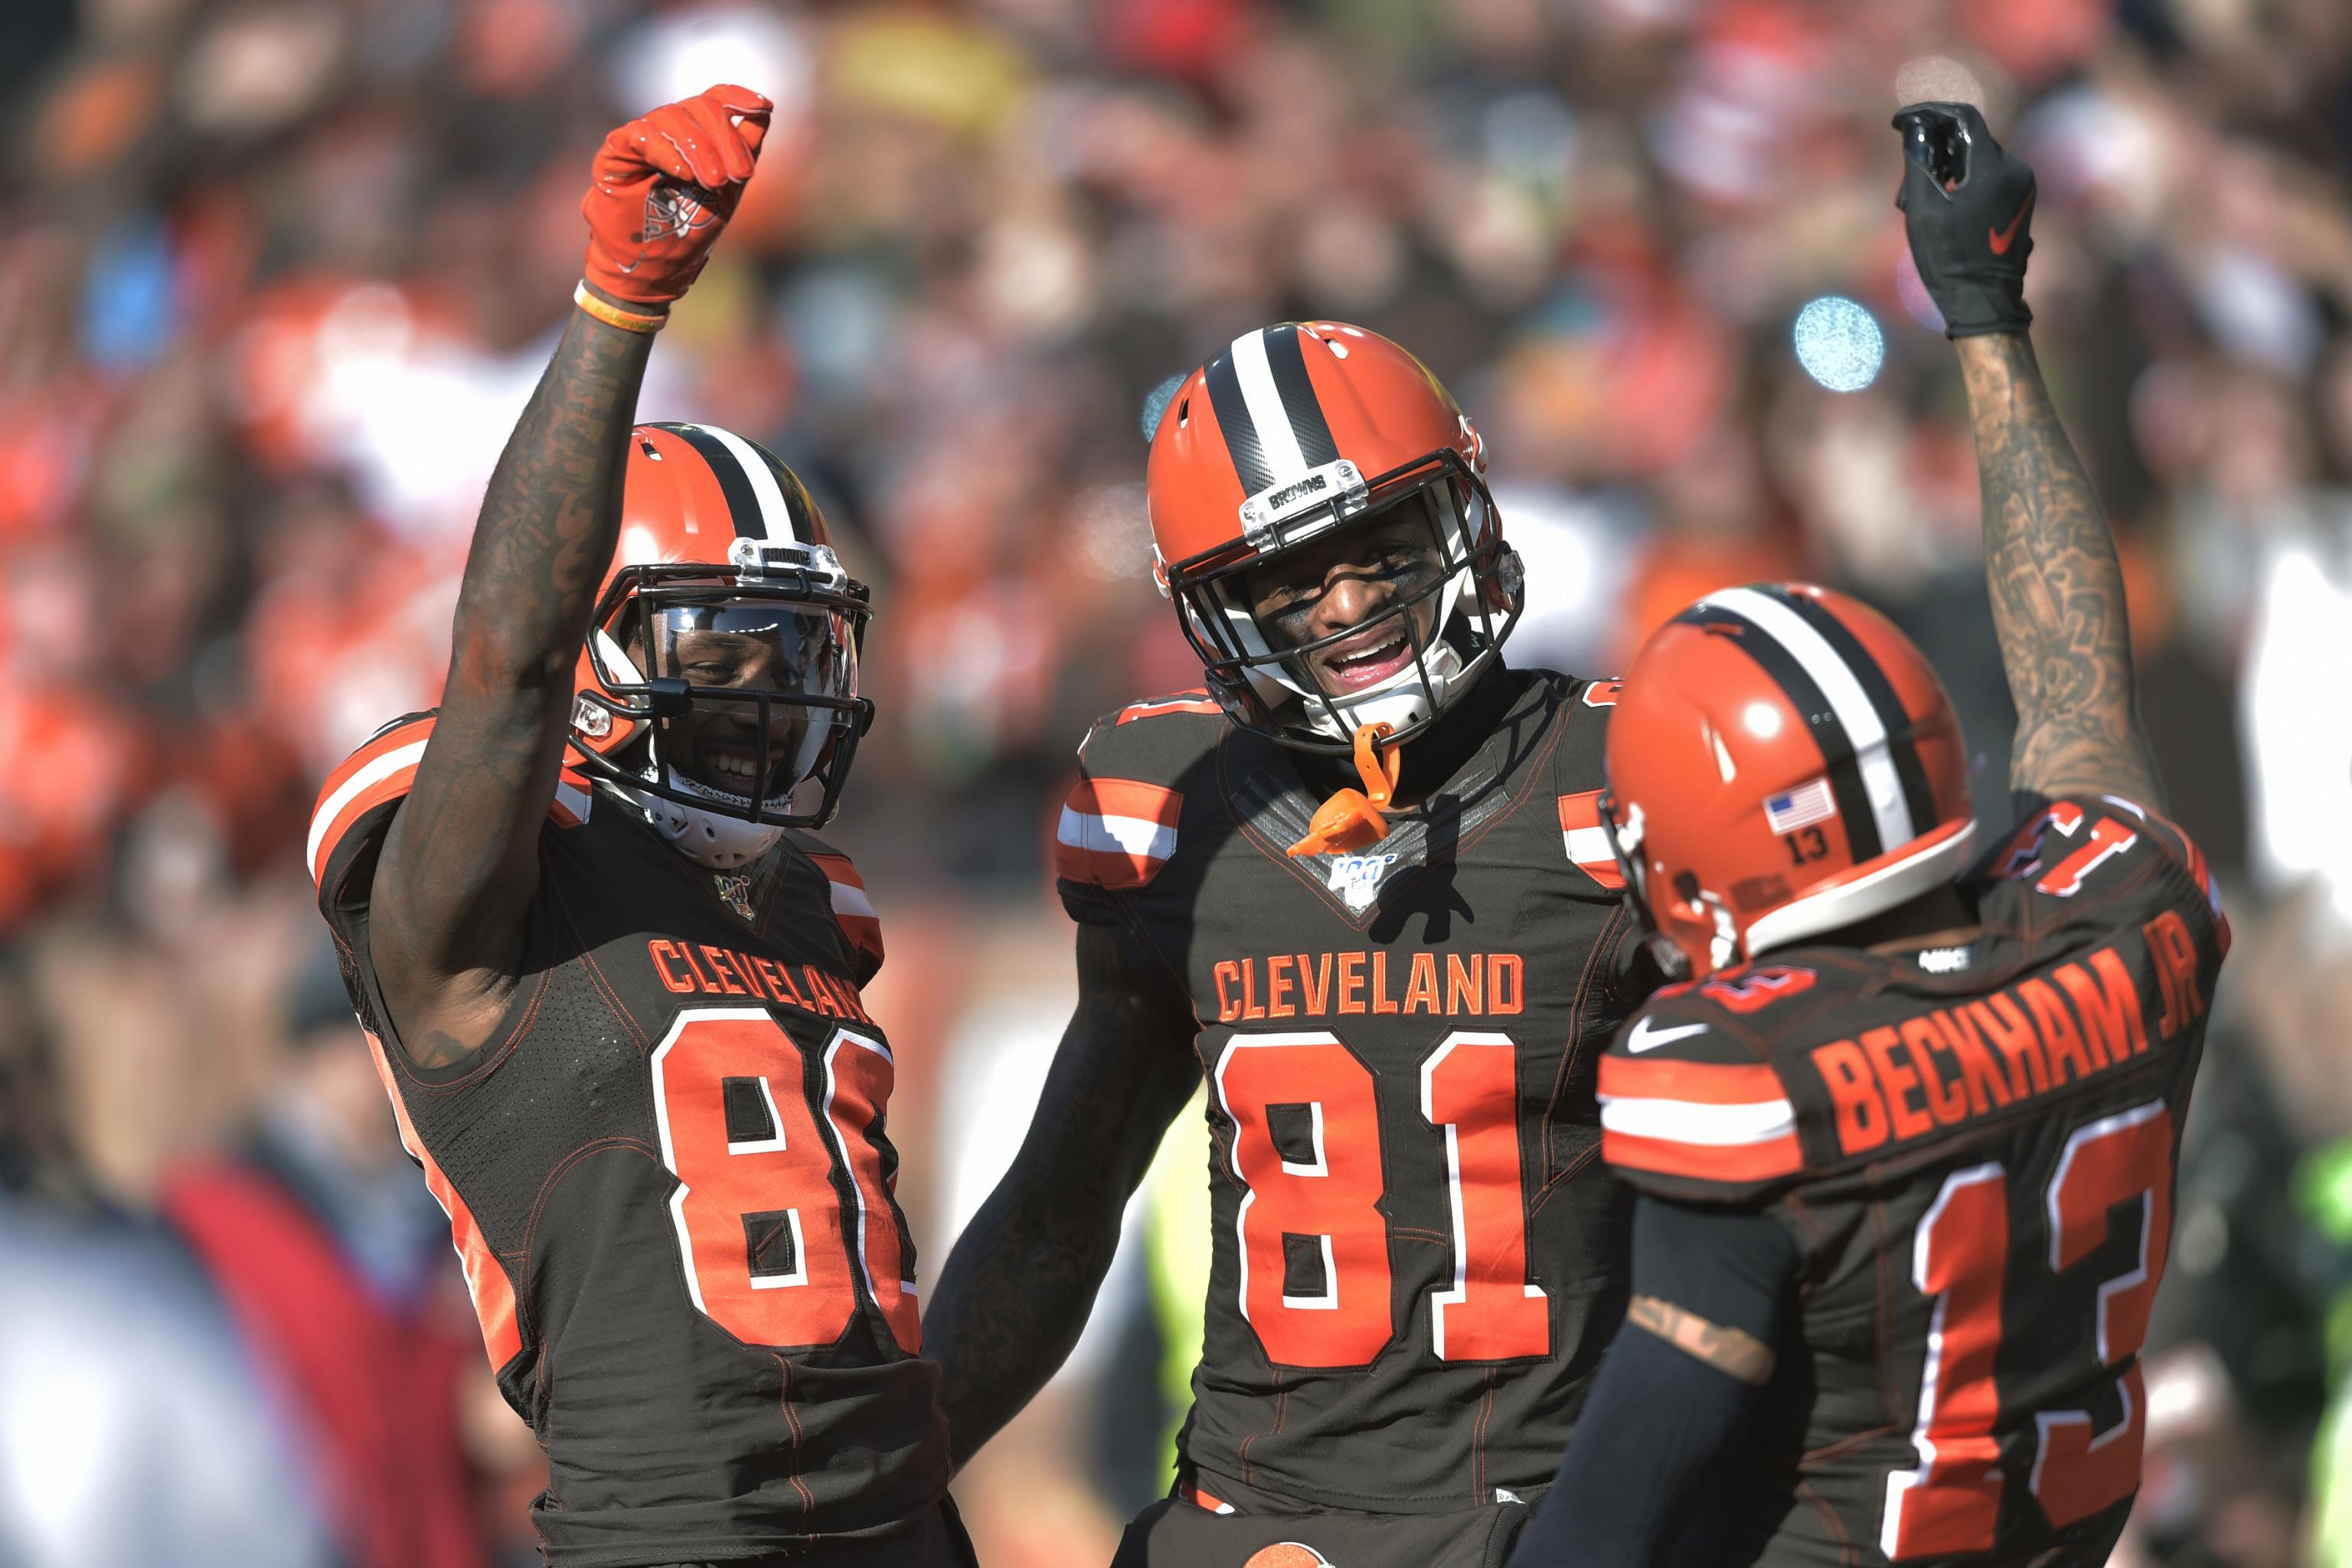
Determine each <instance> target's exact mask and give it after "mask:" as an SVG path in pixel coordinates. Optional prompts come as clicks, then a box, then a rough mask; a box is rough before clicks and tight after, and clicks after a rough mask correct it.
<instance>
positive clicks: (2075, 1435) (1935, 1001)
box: [1601, 797, 2229, 1568]
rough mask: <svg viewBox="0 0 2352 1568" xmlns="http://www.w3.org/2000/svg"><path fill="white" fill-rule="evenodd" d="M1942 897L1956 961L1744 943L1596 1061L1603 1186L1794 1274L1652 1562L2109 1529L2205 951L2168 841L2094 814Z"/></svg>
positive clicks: (2004, 856) (2140, 1432)
mask: <svg viewBox="0 0 2352 1568" xmlns="http://www.w3.org/2000/svg"><path fill="white" fill-rule="evenodd" d="M1969 890H1970V891H1971V892H1972V894H1973V896H1974V897H1975V899H1976V900H1977V903H1978V910H1979V916H1980V920H1981V923H1982V931H1981V934H1979V935H1978V936H1977V937H1975V938H1973V939H1972V940H1970V941H1969V942H1967V943H1966V944H1965V945H1958V946H1952V947H1945V948H1934V949H1928V950H1926V951H1922V952H1906V953H1900V954H1893V955H1878V954H1873V953H1870V952H1864V951H1862V950H1858V949H1853V948H1827V947H1819V948H1809V947H1804V946H1797V947H1791V948H1788V949H1782V950H1775V951H1774V952H1771V953H1769V954H1767V955H1766V956H1765V958H1764V959H1762V960H1761V961H1759V962H1758V963H1751V964H1748V965H1745V966H1743V967H1741V968H1738V969H1735V970H1731V971H1728V972H1727V973H1724V974H1722V975H1719V976H1717V977H1716V978H1714V979H1711V980H1709V981H1706V982H1705V983H1702V984H1695V985H1685V986H1678V987H1675V988H1673V989H1672V990H1671V991H1668V992H1662V993H1660V994H1658V995H1657V996H1656V997H1655V998H1654V999H1653V1000H1652V1001H1651V1002H1650V1003H1649V1004H1648V1005H1646V1006H1644V1007H1643V1010H1642V1012H1641V1014H1640V1016H1638V1017H1636V1018H1635V1019H1634V1021H1633V1024H1632V1025H1631V1026H1628V1027H1627V1029H1626V1030H1625V1031H1624V1032H1623V1033H1622V1035H1620V1036H1619V1037H1618V1038H1617V1039H1616V1040H1615V1041H1614V1042H1612V1045H1611V1047H1610V1048H1609V1053H1608V1055H1607V1056H1606V1057H1605V1058H1603V1060H1602V1063H1601V1118H1602V1125H1603V1127H1604V1128H1605V1130H1606V1131H1605V1136H1604V1148H1605V1152H1606V1154H1607V1157H1608V1159H1609V1162H1610V1163H1611V1164H1612V1166H1614V1167H1615V1168H1616V1169H1617V1170H1618V1172H1619V1173H1621V1174H1622V1175H1623V1176H1624V1177H1625V1178H1626V1179H1627V1180H1629V1181H1631V1182H1632V1183H1633V1184H1635V1185H1636V1186H1638V1187H1640V1188H1642V1189H1643V1190H1644V1191H1647V1192H1652V1193H1655V1194H1660V1195H1662V1196H1665V1197H1670V1198H1675V1199H1681V1200H1685V1201H1691V1202H1698V1203H1710V1204H1734V1205H1742V1206H1751V1207H1762V1208H1764V1209H1765V1210H1766V1211H1767V1212H1769V1213H1770V1214H1771V1215H1775V1216H1777V1217H1778V1218H1779V1219H1780V1221H1781V1222H1782V1223H1783V1224H1784V1225H1785V1226H1787V1227H1788V1228H1789V1230H1790V1234H1791V1235H1792V1236H1793V1237H1795V1238H1796V1240H1797V1243H1798V1248H1799V1251H1800V1253H1801V1258H1802V1264H1801V1268H1802V1274H1801V1282H1800V1288H1799V1293H1798V1306H1797V1309H1796V1311H1797V1318H1798V1321H1797V1323H1796V1325H1795V1326H1794V1327H1793V1328H1792V1329H1789V1328H1784V1329H1783V1331H1782V1332H1781V1344H1780V1362H1779V1365H1778V1368H1777V1370H1776V1371H1775V1373H1774V1374H1773V1377H1772V1381H1771V1383H1770V1384H1769V1386H1768V1387H1767V1389H1766V1391H1765V1394H1764V1396H1763V1400H1762V1404H1761V1406H1760V1408H1759V1414H1758V1415H1757V1417H1756V1419H1755V1421H1754V1422H1753V1423H1752V1424H1751V1426H1750V1427H1749V1429H1748V1433H1747V1434H1746V1436H1744V1437H1743V1439H1742V1440H1741V1444H1740V1447H1739V1448H1738V1451H1737V1452H1736V1453H1734V1454H1732V1455H1729V1456H1727V1457H1726V1458H1725V1460H1724V1461H1723V1462H1721V1463H1718V1464H1717V1466H1716V1467H1715V1468H1714V1469H1713V1470H1712V1471H1711V1472H1710V1479H1709V1483H1708V1484H1709V1488H1710V1490H1709V1492H1708V1494H1707V1496H1706V1507H1705V1520H1706V1522H1705V1523H1704V1524H1703V1525H1701V1526H1700V1527H1699V1528H1700V1529H1701V1530H1702V1531H1706V1542H1705V1544H1704V1545H1701V1546H1696V1548H1695V1549H1694V1550H1686V1551H1685V1553H1684V1554H1683V1555H1682V1556H1681V1557H1680V1558H1678V1560H1688V1561H1705V1562H1707V1563H1725V1564H1730V1563H1769V1564H1774V1565H1776V1568H1777V1565H1780V1564H1797V1563H1819V1564H1857V1563H1890V1562H1891V1563H1906V1564H1914V1563H1916V1564H1928V1565H1936V1564H1945V1563H1963V1562H1966V1563H1978V1562H1983V1561H1986V1560H1987V1559H1986V1558H1985V1557H1984V1556H1983V1555H1982V1554H1983V1553H1987V1552H1992V1553H1995V1554H1996V1558H1995V1559H1994V1560H1997V1561H2000V1562H2003V1563H2027V1562H2031V1563H2040V1564H2046V1565H2049V1568H2067V1565H2073V1564H2081V1565H2083V1568H2095V1565H2096V1564H2100V1563H2105V1561H2106V1560H2107V1552H2108V1551H2109V1549H2110V1548H2111V1547H2112V1546H2113V1545H2114V1543H2115V1541H2116V1536H2117V1534H2118V1533H2119V1532H2120V1531H2121V1530H2122V1528H2123V1521H2124V1518H2125V1515H2126V1513H2127V1512H2128V1511H2129V1510H2130V1507H2131V1500H2132V1497H2133V1494H2134V1493H2135V1492H2136V1491H2137V1489H2138V1485H2139V1473H2140V1450H2141V1444H2142V1438H2143V1436H2144V1433H2145V1430H2146V1423H2147V1393H2146V1389H2145V1387H2144V1385H2143V1381H2142V1375H2141V1370H2140V1363H2139V1351H2140V1347H2141V1343H2142V1342H2143V1340H2144V1339H2145V1338H2146V1336H2147V1322H2148V1310H2149V1304H2150V1302H2151V1300H2153V1298H2154V1296H2155V1293H2156V1289H2157V1284H2158V1280H2159V1279H2161V1278H2162V1276H2163V1273H2164V1263H2165V1254H2166V1249H2167V1246H2168V1241H2169V1238H2170V1235H2171V1223H2172V1194H2173V1163H2174V1158H2175V1156H2176V1154H2177V1152H2178V1151H2179V1140H2180V1126H2181V1121H2182V1119H2183V1118H2184V1117H2185V1115H2186V1114H2187V1111H2188V1104H2189V1086H2190V1082H2191V1080H2192V1079H2194V1077H2195V1075H2196V1070H2197V1062H2198V1057H2199V1054H2200V1050H2201V1048H2202V1045H2203V1041H2204V1034H2205V1018H2206V1012H2207V1008H2208V1005H2209V1004H2210V1001H2211V998H2212V995H2213V982H2214V977H2215V975H2216V973H2218V972H2219V970H2220V967H2221V958H2222V954H2223V953H2224V952H2226V950H2227V948H2228V944H2229V928H2228V925H2227V923H2226V922H2225V921H2223V919H2222V917H2221V907H2220V903H2219V900H2217V899H2216V898H2215V896H2214V894H2213V890H2212V882H2211V879H2210V875H2208V873H2207V871H2206V868H2205V864H2204V861H2203V859H2202V858H2201V857H2200V855H2199V853H2198V851H2197V849H2196V847H2195V846H2194V845H2192V844H2191V843H2190V842H2189V840H2188V839H2187V838H2185V837H2182V836H2181V834H2180V833H2179V830H2178V829H2176V828H2174V827H2173V826H2170V825H2169V824H2168V823H2166V822H2164V821H2163V820H2162V819H2161V818H2158V817H2157V816H2154V815H2152V814H2150V813H2147V812H2146V811H2143V810H2142V809H2140V808H2139V807H2137V806H2134V805H2128V804H2126V803H2124V802H2121V801H2118V800H2114V799H2109V798H2104V797H2084V798H2081V799H2062V800H2058V801H2055V802H2053V803H2051V804H2050V805H2047V806H2046V807H2045V808H2043V809H2041V810H2039V811H2037V812H2036V813H2035V814H2034V815H2033V816H2032V817H2030V818H2029V819H2028V820H2027V822H2026V823H2025V824H2024V825H2023V826H2021V827H2020V828H2019V829H2018V831H2017V832H2016V833H2015V834H2014V835H2012V837H2011V839H2010V840H2009V841H2008V842H2007V843H2006V844H2005V845H2003V846H2002V847H2000V849H1999V850H1998V851H1996V852H1995V854H1993V855H1992V856H1991V857H1990V858H1988V859H1987V860H1986V861H1985V862H1983V863H1982V866H1981V868H1979V871H1978V872H1977V873H1975V874H1973V875H1972V877H1971V879H1970V881H1969ZM1685 1547H1686V1548H1692V1547H1693V1543H1691V1542H1685Z"/></svg>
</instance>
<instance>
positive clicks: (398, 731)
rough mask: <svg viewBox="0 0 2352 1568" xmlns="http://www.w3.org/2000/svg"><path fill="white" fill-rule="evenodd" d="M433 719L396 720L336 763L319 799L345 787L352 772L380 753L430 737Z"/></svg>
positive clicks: (370, 761)
mask: <svg viewBox="0 0 2352 1568" xmlns="http://www.w3.org/2000/svg"><path fill="white" fill-rule="evenodd" d="M433 723H434V721H432V720H431V719H419V720H417V721H415V722H414V723H410V724H395V725H394V726H393V727H392V728H391V729H389V730H386V731H384V732H383V734H381V735H378V736H377V737H376V738H375V739H373V741H370V742H368V743H367V744H366V745H364V746H362V747H361V748H360V749H359V750H358V751H356V752H352V754H351V755H350V756H348V757H345V758H344V759H343V760H342V761H341V763H338V764H337V765H336V767H335V771H334V772H332V773H329V774H328V775H327V782H326V783H325V784H321V785H320V786H319V799H320V801H321V802H323V801H325V800H326V799H327V798H328V797H329V796H330V795H333V794H334V793H335V792H336V791H337V790H339V789H341V787H342V786H343V784H344V782H345V781H346V780H348V779H350V778H351V777H352V774H354V773H358V772H360V771H361V770H362V769H363V768H365V767H366V766H367V765H368V764H369V763H372V762H374V761H375V760H376V759H377V758H378V757H381V756H383V755H384V754H385V753H387V752H396V751H398V750H400V748H401V747H403V746H409V745H414V744H415V743H416V742H419V741H422V740H425V739H428V738H429V737H430V736H431V735H432V733H433Z"/></svg>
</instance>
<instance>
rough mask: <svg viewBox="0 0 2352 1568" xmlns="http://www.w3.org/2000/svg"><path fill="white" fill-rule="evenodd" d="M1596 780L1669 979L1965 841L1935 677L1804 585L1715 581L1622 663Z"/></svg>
mask: <svg viewBox="0 0 2352 1568" xmlns="http://www.w3.org/2000/svg"><path fill="white" fill-rule="evenodd" d="M1607 769H1608V778H1609V789H1608V793H1607V795H1605V796H1604V797H1603V799H1602V801H1601V825H1602V826H1603V828H1604V829H1605V830H1606V831H1607V833H1608V835H1609V837H1610V841H1611V844H1612V847H1614V848H1615V850H1616V852H1617V858H1618V864H1619V868H1620V869H1621V870H1622V873H1623V874H1624V878H1625V893H1626V897H1627V899H1628V900H1630V901H1631V902H1632V904H1633V908H1634V910H1635V911H1636V913H1637V914H1638V915H1639V916H1640V917H1641V918H1642V920H1643V924H1644V925H1645V927H1646V928H1647V929H1648V930H1649V931H1650V932H1651V934H1652V936H1653V938H1654V948H1655V949H1656V950H1657V951H1658V955H1659V957H1660V959H1661V962H1662V963H1664V964H1665V966H1666V968H1667V969H1668V971H1669V973H1675V974H1676V975H1677V976H1678V977H1679V976H1681V975H1705V974H1708V973H1713V972H1714V971H1716V970H1717V969H1722V968H1726V967H1728V966H1730V965H1732V964H1735V963H1741V962H1744V961H1746V960H1748V959H1750V958H1753V957H1755V956H1756V955H1757V954H1758V953H1759V952H1764V951H1765V950H1767V949H1769V948H1773V947H1780V946H1785V945H1786V944H1788V943H1790V942H1797V941H1800V940H1802V939H1803V938H1805V937H1809V936H1814V935H1818V934H1819V933H1821V932H1822V931H1833V930H1836V929H1837V928H1839V927H1842V926H1847V925H1851V924H1853V922H1855V921H1861V920H1865V919H1868V918H1869V917H1870V916H1872V915H1875V914H1878V913H1881V912H1883V911H1884V910H1889V909H1892V908H1894V907H1895V905H1897V904H1899V903H1902V902H1905V901H1906V900H1910V899H1913V898H1916V897H1917V896H1918V895H1920V894H1921V893H1924V892H1927V891H1928V890H1929V889H1933V888H1935V887H1936V886H1937V885H1938V884H1941V883H1946V882H1949V881H1951V880H1952V879H1955V878H1956V877H1958V875H1959V873H1960V871H1961V869H1962V868H1964V867H1965V866H1966V865H1967V863H1968V859H1969V853H1970V851H1971V848H1972V847H1973V844H1974V839H1975V834H1976V824H1975V821H1974V819H1973V818H1972V817H1971V816H1970V814H1969V785H1968V770H1967V764H1966V759H1965V753H1964V751H1963V745H1962V742H1961V738H1960V728H1959V721H1958V718H1957V717H1956V716H1955V715H1954V713H1953V711H1952V704H1951V699H1950V698H1949V697H1948V695H1947V694H1946V693H1945V691H1944V687H1943V683H1942V682H1941V681H1940V680H1938V679H1937V677H1936V672H1935V670H1934V668H1932V667H1931V666H1930V665H1929V664H1928V663H1927V658H1925V657H1924V656H1923V655H1922V654H1921V653H1920V652H1919V650H1918V649H1917V648H1916V647H1914V646H1913V645H1912V643H1911V641H1910V639H1909V638H1907V637H1905V636H1904V635H1903V634H1902V633H1901V632H1899V631H1897V630H1896V629H1895V627H1894V626H1892V625H1891V624H1889V623H1888V622H1887V621H1886V620H1885V617H1883V616H1880V615H1879V614H1878V613H1877V612H1876V611H1874V610H1872V609H1871V608H1869V607H1868V606H1867V605H1863V604H1861V603H1860V602H1859V601H1856V600H1854V599H1851V598H1848V597H1847V596H1845V595H1843V594H1836V593H1832V592H1830V591H1829V590H1827V589H1823V588H1816V587H1811V586H1805V585H1800V584H1769V583H1768V584H1754V585H1751V586H1748V587H1745V588H1727V589H1724V590H1722V591H1721V592H1719V593H1715V594H1710V595H1707V596H1706V598H1704V599H1701V600H1700V601H1699V602H1698V603H1697V604H1696V605H1692V606H1691V607H1690V608H1689V609H1687V610H1685V611H1684V612H1683V613H1682V614H1681V615H1679V616H1675V618H1674V619H1673V620H1672V621H1669V622H1668V623H1666V625H1665V626H1662V627H1660V628H1659V629H1658V630H1657V631H1656V632H1655V633H1654V634H1653V635H1652V637H1650V640H1649V641H1648V643H1646V644H1645V645H1644V646H1643V648H1642V651H1641V653H1640V654H1639V655H1638V656H1637V657H1636V658H1635V659H1634V661H1633V668H1632V669H1630V670H1629V671H1627V672H1626V676H1625V680H1624V686H1623V689H1622V692H1621V694H1620V695H1619V697H1618V700H1617V706H1616V710H1615V712H1614V713H1613V714H1612V716H1611V719H1610V725H1609V743H1608V763H1607Z"/></svg>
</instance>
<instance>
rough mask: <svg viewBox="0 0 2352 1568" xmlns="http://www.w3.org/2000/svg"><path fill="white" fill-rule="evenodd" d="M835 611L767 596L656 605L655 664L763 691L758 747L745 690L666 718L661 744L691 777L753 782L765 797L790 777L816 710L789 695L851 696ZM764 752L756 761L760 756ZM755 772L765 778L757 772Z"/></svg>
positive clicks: (700, 683)
mask: <svg viewBox="0 0 2352 1568" xmlns="http://www.w3.org/2000/svg"><path fill="white" fill-rule="evenodd" d="M834 620H835V617H834V616H830V615H828V614H827V613H825V612H824V611H803V610H796V609H793V608H791V607H789V606H786V605H774V604H765V603H758V604H745V603H736V604H723V605H707V606H705V605H696V606H688V607H677V608H671V609H668V610H665V611H664V612H662V615H661V617H660V621H659V624H658V625H657V626H656V643H657V645H658V646H657V651H656V658H655V660H654V664H655V670H656V674H659V675H664V676H671V677H677V678H679V679H684V680H685V681H686V682H687V683H688V685H689V686H693V687H695V688H697V689H719V690H737V691H744V692H751V691H767V692H772V693H774V694H775V695H776V697H777V698H778V699H779V700H775V701H772V702H771V703H770V705H769V709H768V715H769V717H768V738H767V739H768V744H767V752H766V756H765V758H764V759H763V758H762V757H761V748H760V708H759V704H758V703H756V702H753V701H751V700H742V701H714V700H698V701H696V702H695V703H694V704H693V705H692V706H691V707H690V708H689V709H688V711H687V712H685V713H683V714H680V715H678V716H677V717H676V718H673V719H670V720H669V721H667V731H666V733H665V737H664V741H663V747H662V752H663V755H664V756H665V757H666V758H667V760H668V761H669V763H670V765H671V766H673V767H675V768H676V769H677V771H678V772H679V773H684V774H685V775H686V776H687V777H688V778H690V779H692V780H694V781H695V782H696V783H698V784H704V785H707V786H708V787H709V788H712V789H717V790H723V791H725V792H726V793H727V794H729V795H737V796H741V797H748V796H749V795H750V794H751V791H752V790H753V788H754V787H755V786H756V787H760V788H761V793H762V794H763V795H765V796H766V797H767V798H768V799H771V800H773V799H775V798H777V797H779V796H782V795H785V794H787V793H789V792H790V790H791V789H792V787H793V785H794V784H798V783H799V782H800V779H801V777H802V774H803V772H804V771H805V769H806V768H807V766H808V765H810V763H811V762H812V759H809V758H805V757H803V756H802V755H801V754H800V753H801V751H802V747H803V740H804V738H805V737H807V735H808V733H809V731H810V729H811V727H812V725H814V724H817V723H821V722H823V721H824V719H823V716H822V715H820V714H818V713H816V712H815V711H814V710H811V709H809V708H806V707H804V706H803V705H801V704H800V703H798V702H795V701H793V700H792V699H793V697H794V696H796V695H799V694H803V693H806V694H810V695H815V696H824V697H847V696H853V695H855V693H856V670H855V657H856V656H855V654H854V653H851V652H845V648H847V647H850V645H849V644H848V643H847V642H846V641H845V636H846V634H845V633H843V634H841V635H839V636H836V635H835V633H836V631H837V630H838V628H836V627H835V626H834V625H833V623H834ZM763 762H764V766H763ZM761 779H764V781H765V782H764V784H757V781H759V780H761Z"/></svg>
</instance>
